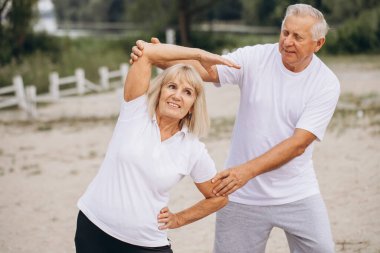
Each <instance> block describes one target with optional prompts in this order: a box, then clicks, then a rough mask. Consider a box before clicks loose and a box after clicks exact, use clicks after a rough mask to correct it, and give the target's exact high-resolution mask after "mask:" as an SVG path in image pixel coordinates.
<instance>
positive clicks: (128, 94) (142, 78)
mask: <svg viewBox="0 0 380 253" xmlns="http://www.w3.org/2000/svg"><path fill="white" fill-rule="evenodd" d="M138 43H140V44H143V47H144V54H143V55H142V56H141V57H140V59H139V60H138V61H136V62H134V63H133V65H132V66H131V68H130V70H129V72H128V75H127V79H126V81H125V85H124V99H125V100H126V101H130V100H132V99H134V98H136V97H139V96H141V95H143V94H144V93H146V92H147V90H148V88H149V82H150V78H151V70H152V65H153V64H154V65H160V63H165V62H170V61H176V60H197V61H199V62H200V63H201V65H202V67H203V68H204V69H205V70H206V71H208V72H209V74H210V75H214V74H215V71H214V69H213V68H212V66H214V65H216V64H223V65H226V66H230V67H234V68H240V67H239V66H238V65H237V64H235V63H233V62H231V61H229V60H227V59H225V58H223V57H221V56H220V55H217V54H212V53H209V52H207V51H204V50H201V49H198V48H189V47H182V46H176V45H171V44H152V43H146V42H144V41H141V40H140V41H138Z"/></svg>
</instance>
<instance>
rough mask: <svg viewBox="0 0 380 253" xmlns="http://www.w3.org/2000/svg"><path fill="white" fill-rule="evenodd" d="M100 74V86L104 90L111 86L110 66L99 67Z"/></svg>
mask: <svg viewBox="0 0 380 253" xmlns="http://www.w3.org/2000/svg"><path fill="white" fill-rule="evenodd" d="M99 76H100V86H101V87H102V88H103V89H104V90H108V89H109V87H110V84H109V81H108V79H109V77H108V68H107V67H100V68H99Z"/></svg>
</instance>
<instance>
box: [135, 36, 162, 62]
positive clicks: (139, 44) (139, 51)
mask: <svg viewBox="0 0 380 253" xmlns="http://www.w3.org/2000/svg"><path fill="white" fill-rule="evenodd" d="M150 42H151V43H152V44H160V43H161V42H160V40H159V39H157V38H155V37H152V38H151V39H150ZM145 43H146V42H145V41H143V40H138V41H136V45H135V46H133V47H132V53H131V59H130V60H129V63H130V64H131V65H132V64H133V63H134V62H136V61H138V60H139V58H140V57H141V56H142V55H143V50H144V44H145Z"/></svg>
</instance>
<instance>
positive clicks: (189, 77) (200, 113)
mask: <svg viewBox="0 0 380 253" xmlns="http://www.w3.org/2000/svg"><path fill="white" fill-rule="evenodd" d="M177 78H178V79H179V81H181V82H186V83H188V84H190V85H191V86H192V87H193V88H194V89H195V93H196V94H195V95H196V98H195V101H194V104H193V110H192V113H188V114H187V115H186V116H185V117H183V118H182V119H181V120H180V127H182V126H184V125H185V126H187V127H188V129H189V132H191V133H192V134H194V135H196V136H198V137H202V136H205V135H206V134H207V132H208V129H209V127H210V119H209V117H208V112H207V107H206V97H205V92H204V88H203V80H202V78H201V77H200V75H199V74H198V72H197V71H196V70H195V69H194V68H193V67H192V66H190V65H186V64H176V65H173V66H171V67H169V68H167V69H166V70H164V71H163V72H162V73H161V74H159V75H157V76H156V77H155V78H154V79H153V80H152V81H151V83H150V87H149V90H148V110H149V114H150V116H151V117H153V115H154V113H155V111H156V109H157V106H158V103H159V100H160V95H161V88H162V86H163V85H164V84H167V83H168V82H170V81H173V80H174V79H177Z"/></svg>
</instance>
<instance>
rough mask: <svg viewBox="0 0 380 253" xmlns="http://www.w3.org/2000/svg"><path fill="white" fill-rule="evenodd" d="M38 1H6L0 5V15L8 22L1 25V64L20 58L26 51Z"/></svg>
mask: <svg viewBox="0 0 380 253" xmlns="http://www.w3.org/2000/svg"><path fill="white" fill-rule="evenodd" d="M36 2H37V0H17V1H12V0H4V1H1V3H0V8H1V9H0V15H1V17H2V18H3V19H4V20H5V21H6V22H1V24H0V35H1V42H0V43H1V44H0V45H1V49H2V50H1V52H0V63H1V64H3V63H6V62H8V61H10V59H11V58H12V57H13V56H15V57H19V56H20V54H21V53H22V52H23V51H24V49H25V41H26V36H27V34H28V33H29V32H30V31H31V21H32V17H33V5H34V4H35V3H36Z"/></svg>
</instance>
